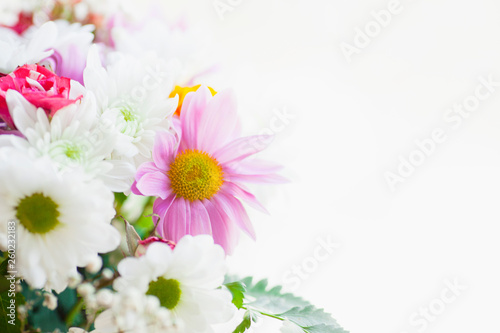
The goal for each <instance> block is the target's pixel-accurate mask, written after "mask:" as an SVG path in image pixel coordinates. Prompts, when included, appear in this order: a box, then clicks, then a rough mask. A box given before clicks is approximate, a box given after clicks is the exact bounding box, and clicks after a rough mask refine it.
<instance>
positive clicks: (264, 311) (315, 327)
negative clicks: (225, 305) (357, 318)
mask: <svg viewBox="0 0 500 333" xmlns="http://www.w3.org/2000/svg"><path fill="white" fill-rule="evenodd" d="M234 283H236V281H234V279H231V278H226V285H227V284H234ZM239 284H240V285H243V286H246V291H245V290H241V289H236V291H237V293H238V294H237V298H236V300H237V301H239V300H240V299H241V297H244V300H245V303H244V305H243V306H242V308H244V309H248V310H249V311H253V318H252V319H253V320H254V321H255V320H256V318H257V316H260V315H263V316H268V317H271V318H275V319H278V320H285V319H288V320H290V321H291V322H293V323H295V324H296V325H298V326H299V327H301V328H302V330H303V331H304V332H305V333H348V332H347V331H345V330H344V329H343V328H342V327H340V325H339V324H338V323H337V321H336V320H335V319H333V318H332V316H331V315H330V314H328V313H326V312H325V311H324V310H323V309H318V308H316V307H314V306H313V305H311V303H309V302H308V301H305V300H304V299H302V298H300V297H297V296H295V295H293V294H290V293H282V291H281V286H276V287H273V288H268V282H267V280H261V281H259V282H257V283H255V284H253V279H252V278H251V277H247V278H244V279H243V280H241V281H240V282H239ZM235 288H236V286H235ZM231 292H232V293H233V291H231ZM241 293H243V296H242V295H241ZM234 300H235V296H234V293H233V302H234ZM238 304H239V303H238ZM235 305H237V303H235ZM237 306H238V305H237ZM245 315H246V314H245ZM250 324H251V322H250V321H249V319H248V318H247V317H244V318H243V321H242V322H241V323H240V325H238V327H237V329H236V331H235V332H236V333H239V332H244V331H245V330H246V329H247V328H248V327H250Z"/></svg>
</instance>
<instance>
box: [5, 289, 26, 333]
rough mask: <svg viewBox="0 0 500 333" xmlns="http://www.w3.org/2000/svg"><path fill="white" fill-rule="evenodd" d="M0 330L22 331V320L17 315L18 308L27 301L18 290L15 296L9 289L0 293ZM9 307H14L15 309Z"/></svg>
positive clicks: (17, 332)
mask: <svg viewBox="0 0 500 333" xmlns="http://www.w3.org/2000/svg"><path fill="white" fill-rule="evenodd" d="M0 303H1V307H0V332H2V333H20V332H21V322H20V320H19V318H18V316H17V314H18V310H17V308H18V307H19V306H20V305H23V304H24V303H25V300H24V296H23V295H22V294H21V293H19V292H16V293H15V296H14V295H13V293H12V292H10V291H9V290H7V291H4V292H2V293H1V294H0ZM9 307H11V308H12V307H14V308H15V310H14V309H13V308H12V310H11V309H9Z"/></svg>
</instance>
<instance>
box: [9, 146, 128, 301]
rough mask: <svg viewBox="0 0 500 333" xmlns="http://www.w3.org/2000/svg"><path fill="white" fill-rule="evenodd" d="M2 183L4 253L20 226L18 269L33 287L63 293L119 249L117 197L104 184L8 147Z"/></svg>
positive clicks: (17, 248) (17, 254) (17, 255)
mask: <svg viewBox="0 0 500 333" xmlns="http://www.w3.org/2000/svg"><path fill="white" fill-rule="evenodd" d="M0 184H1V186H0V221H2V222H1V223H0V249H1V250H2V251H5V250H7V248H8V244H9V242H8V236H7V235H8V230H9V229H8V228H9V223H8V222H9V221H18V222H17V227H16V236H17V244H16V250H17V251H16V270H17V272H18V275H19V276H21V277H22V278H24V279H25V280H26V281H27V282H28V284H29V285H31V286H32V287H34V288H45V289H47V290H49V291H50V290H51V289H54V290H55V291H56V292H61V291H63V290H64V289H65V288H66V286H67V283H68V277H70V276H71V275H74V274H75V272H76V268H77V266H79V267H85V266H86V265H87V264H88V263H89V262H91V261H92V260H93V258H94V257H96V256H97V255H98V253H105V252H109V251H112V250H114V249H115V248H116V247H117V246H118V245H119V242H120V234H119V233H118V231H117V230H116V229H115V228H114V227H112V226H111V224H110V221H111V219H112V218H113V216H114V214H115V212H114V209H113V199H114V198H113V195H112V193H111V192H110V191H109V190H107V189H106V187H105V186H104V185H103V184H102V182H100V181H92V182H87V181H84V179H83V178H82V177H81V175H80V174H79V173H76V172H66V173H63V174H61V173H59V172H57V170H56V169H55V168H54V166H53V165H52V163H51V162H50V160H48V159H45V158H40V159H33V158H30V157H29V156H28V155H27V154H26V153H25V152H22V151H19V150H16V149H14V148H10V147H3V148H1V149H0Z"/></svg>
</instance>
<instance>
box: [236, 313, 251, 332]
mask: <svg viewBox="0 0 500 333" xmlns="http://www.w3.org/2000/svg"><path fill="white" fill-rule="evenodd" d="M255 320H256V313H254V312H253V311H251V310H248V311H246V312H245V315H244V316H243V321H242V322H241V323H240V324H239V325H238V326H236V329H235V330H234V331H233V333H243V332H245V331H246V330H247V329H249V328H250V326H251V325H252V322H255Z"/></svg>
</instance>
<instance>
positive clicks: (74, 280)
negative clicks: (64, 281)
mask: <svg viewBox="0 0 500 333" xmlns="http://www.w3.org/2000/svg"><path fill="white" fill-rule="evenodd" d="M82 280H83V278H82V275H81V274H80V273H78V272H74V273H72V275H70V276H69V277H68V287H69V288H71V289H75V288H76V287H77V286H78V285H79V284H80V283H81V282H82Z"/></svg>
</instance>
